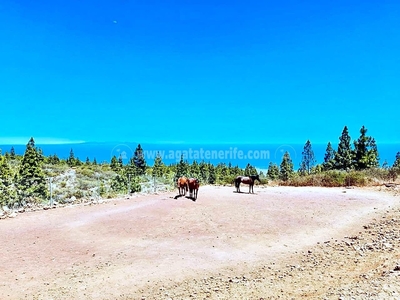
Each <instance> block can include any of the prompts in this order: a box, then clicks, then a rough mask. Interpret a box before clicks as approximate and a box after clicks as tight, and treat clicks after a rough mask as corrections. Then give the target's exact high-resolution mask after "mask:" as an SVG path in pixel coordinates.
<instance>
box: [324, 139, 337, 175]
mask: <svg viewBox="0 0 400 300" xmlns="http://www.w3.org/2000/svg"><path fill="white" fill-rule="evenodd" d="M322 167H323V169H324V171H329V170H333V169H334V168H335V150H333V148H332V145H331V142H328V145H327V146H326V151H325V156H324V162H323V163H322Z"/></svg>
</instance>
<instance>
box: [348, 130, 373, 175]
mask: <svg viewBox="0 0 400 300" xmlns="http://www.w3.org/2000/svg"><path fill="white" fill-rule="evenodd" d="M366 133H367V129H366V128H365V126H362V127H361V129H360V137H359V138H358V140H356V141H354V152H353V158H354V160H353V165H354V167H355V169H356V170H364V169H368V168H371V167H377V166H378V160H379V157H378V149H377V146H376V143H375V139H373V138H372V137H370V136H367V135H366Z"/></svg>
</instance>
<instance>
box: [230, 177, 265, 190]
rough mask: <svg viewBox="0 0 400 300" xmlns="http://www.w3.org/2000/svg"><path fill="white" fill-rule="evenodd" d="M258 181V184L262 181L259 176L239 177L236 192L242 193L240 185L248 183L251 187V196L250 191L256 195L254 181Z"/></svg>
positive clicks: (236, 181)
mask: <svg viewBox="0 0 400 300" xmlns="http://www.w3.org/2000/svg"><path fill="white" fill-rule="evenodd" d="M255 180H258V182H261V181H260V178H259V177H258V175H250V176H238V177H236V178H235V187H236V192H237V193H240V183H246V184H248V185H249V194H250V191H251V192H252V193H253V194H254V189H253V186H254V181H255Z"/></svg>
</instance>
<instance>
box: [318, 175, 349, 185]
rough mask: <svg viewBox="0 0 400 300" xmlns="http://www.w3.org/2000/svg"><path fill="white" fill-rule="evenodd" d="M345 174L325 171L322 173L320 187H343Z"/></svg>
mask: <svg viewBox="0 0 400 300" xmlns="http://www.w3.org/2000/svg"><path fill="white" fill-rule="evenodd" d="M345 179H346V173H345V172H343V171H327V172H325V173H323V177H322V186H326V187H338V186H344V185H345Z"/></svg>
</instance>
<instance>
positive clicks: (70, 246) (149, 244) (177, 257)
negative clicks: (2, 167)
mask: <svg viewBox="0 0 400 300" xmlns="http://www.w3.org/2000/svg"><path fill="white" fill-rule="evenodd" d="M254 190H255V193H256V194H247V193H235V192H234V188H233V187H211V186H203V187H200V190H199V196H198V199H197V201H192V200H190V199H188V198H186V197H178V198H176V199H175V196H176V195H177V193H176V192H173V193H166V194H161V195H147V196H139V197H132V198H130V199H116V200H112V201H108V202H106V203H103V204H99V205H78V206H73V207H64V208H57V209H52V210H49V211H40V212H32V213H26V214H20V215H18V217H17V218H13V219H5V220H1V221H0V228H1V230H0V240H1V243H0V253H1V256H0V267H1V271H0V272H1V277H0V299H189V298H191V299H204V298H206V299H207V298H208V299H260V298H264V299H269V298H271V299H277V298H282V299H290V298H293V299H298V298H316V299H322V298H324V297H325V298H329V299H338V298H339V297H340V296H341V295H345V296H346V295H348V296H349V297H350V295H351V296H352V297H354V298H356V299H365V297H366V294H365V293H369V294H368V297H369V298H373V297H375V296H376V298H377V299H381V298H380V297H383V298H382V299H388V298H390V297H394V298H393V299H395V298H396V295H397V294H396V291H398V284H397V282H399V279H400V277H399V276H397V273H400V272H397V271H393V270H395V269H396V259H397V260H399V261H398V262H399V263H400V252H399V247H397V246H400V245H399V244H396V239H397V240H399V238H400V236H398V229H396V228H398V227H399V226H398V225H399V224H398V223H399V222H398V218H400V212H399V211H398V210H396V209H397V208H398V207H399V197H398V196H393V195H390V194H388V193H385V192H378V191H375V190H372V189H344V188H329V189H328V188H316V187H315V188H313V187H305V188H292V187H266V188H262V187H255V188H254ZM242 191H246V192H247V189H246V187H243V188H242ZM385 214H386V215H385ZM389 214H391V215H390V217H389ZM392 215H393V216H392ZM396 216H397V218H396ZM382 218H383V219H382ZM385 220H389V221H390V222H391V223H390V222H389V223H388V224H386V225H382V224H383V223H382V222H384V221H385ZM367 224H372V225H368V226H367ZM374 224H375V225H374ZM380 226H381V227H380ZM382 226H383V227H382ZM390 226H392V227H390ZM388 228H391V229H388ZM379 230H381V231H380V232H382V230H383V231H384V230H391V231H390V232H389V233H390V234H391V240H390V241H388V240H386V238H385V236H387V233H385V232H384V233H382V234H379ZM396 230H397V231H396ZM363 234H364V235H363ZM368 234H369V235H368ZM345 236H347V237H348V238H347V239H345V238H344V237H345ZM371 236H373V237H376V238H378V237H381V238H382V237H383V239H384V240H381V242H380V244H379V245H380V246H379V247H381V248H379V250H376V251H373V247H375V246H376V245H378V244H377V243H378V242H377V241H376V240H373V239H372V240H371V241H370V242H368V243H369V244H371V245H373V246H371V247H372V248H371V247H369V246H368V247H367V246H365V245H364V244H368V243H367V242H365V243H363V242H362V241H364V240H367V239H368V238H371ZM374 243H375V244H376V245H375V244H374ZM384 244H390V245H386V246H387V247H386V246H385V245H384ZM374 245H375V246H374ZM376 247H378V246H376ZM377 249H378V248H377ZM375 254H376V255H375ZM385 268H386V269H385ZM374 270H378V271H376V272H378V273H376V272H375V271H374ZM390 270H392V272H390ZM399 271H400V266H399ZM382 272H387V273H382ZM385 274H386V275H387V276H386V275H385ZM391 274H392V275H391ZM361 275H362V276H361ZM360 276H361V277H360ZM382 276H383V277H384V276H386V277H384V278H383V279H382V278H381V277H382ZM390 276H392V277H390ZM394 276H397V277H396V278H395V277H394ZM378 277H379V278H378ZM360 278H361V279H360ZM393 278H394V279H393ZM362 279H365V282H370V281H371V280H372V279H374V280H375V279H376V280H378V279H379V280H381V281H382V280H383V281H382V282H380V281H379V280H378V281H377V288H376V289H377V290H378V291H376V293H375V294H373V291H364V290H363V288H362V284H363V281H362ZM385 280H386V281H385ZM387 281H389V283H387ZM392 282H395V283H394V287H391V283H392ZM381 283H382V284H383V283H385V284H386V285H388V286H389V287H388V292H387V293H386V292H385V294H379V292H380V291H379V289H380V285H379V284H381ZM367 286H368V287H370V284H369V283H368V285H367ZM353 289H354V290H355V291H356V293H355V294H353ZM346 293H347V294H346ZM382 295H383V296H382ZM343 297H344V296H343ZM343 297H342V299H350V298H346V297H345V298H343ZM358 297H359V298H358Z"/></svg>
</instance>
